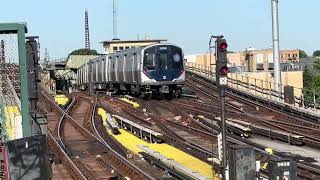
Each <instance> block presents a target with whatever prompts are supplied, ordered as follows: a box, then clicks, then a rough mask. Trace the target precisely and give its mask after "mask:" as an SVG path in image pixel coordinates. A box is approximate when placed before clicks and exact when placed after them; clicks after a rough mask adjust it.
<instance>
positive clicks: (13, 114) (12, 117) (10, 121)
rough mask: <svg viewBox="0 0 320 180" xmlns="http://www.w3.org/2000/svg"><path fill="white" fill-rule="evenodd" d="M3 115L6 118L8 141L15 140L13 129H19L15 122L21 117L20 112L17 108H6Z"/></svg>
mask: <svg viewBox="0 0 320 180" xmlns="http://www.w3.org/2000/svg"><path fill="white" fill-rule="evenodd" d="M4 113H5V116H6V129H7V135H8V139H9V140H13V139H14V138H15V133H16V132H15V128H16V127H19V125H18V124H16V123H18V122H15V121H16V118H17V117H19V116H20V117H21V114H20V110H19V107H18V106H7V107H5V108H4Z"/></svg>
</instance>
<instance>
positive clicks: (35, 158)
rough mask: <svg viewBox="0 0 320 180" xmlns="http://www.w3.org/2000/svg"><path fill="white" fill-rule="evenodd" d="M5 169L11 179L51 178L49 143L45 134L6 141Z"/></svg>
mask: <svg viewBox="0 0 320 180" xmlns="http://www.w3.org/2000/svg"><path fill="white" fill-rule="evenodd" d="M4 152H5V156H4V159H5V160H6V161H5V162H6V163H5V169H6V170H8V172H7V174H8V176H9V177H8V178H9V179H50V176H51V169H50V164H49V158H48V143H47V138H46V136H45V135H37V136H31V137H27V138H21V139H17V140H13V141H8V142H5V143H4Z"/></svg>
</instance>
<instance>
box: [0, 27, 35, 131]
mask: <svg viewBox="0 0 320 180" xmlns="http://www.w3.org/2000/svg"><path fill="white" fill-rule="evenodd" d="M27 32H28V30H27V26H26V23H0V34H11V33H13V34H17V36H18V52H19V71H20V88H21V91H20V96H21V114H22V128H23V129H22V131H23V137H29V136H31V121H30V113H29V98H28V79H27V50H26V44H25V33H27Z"/></svg>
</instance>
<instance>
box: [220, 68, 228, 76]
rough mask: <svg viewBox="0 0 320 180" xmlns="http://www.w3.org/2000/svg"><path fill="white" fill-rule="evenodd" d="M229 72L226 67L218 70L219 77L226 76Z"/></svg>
mask: <svg viewBox="0 0 320 180" xmlns="http://www.w3.org/2000/svg"><path fill="white" fill-rule="evenodd" d="M228 72H229V68H228V67H227V66H222V67H221V68H220V75H227V74H228Z"/></svg>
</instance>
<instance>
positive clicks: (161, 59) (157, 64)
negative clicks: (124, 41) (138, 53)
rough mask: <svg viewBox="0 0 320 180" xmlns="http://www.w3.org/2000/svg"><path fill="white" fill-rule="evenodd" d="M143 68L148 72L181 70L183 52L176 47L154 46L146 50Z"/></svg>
mask: <svg viewBox="0 0 320 180" xmlns="http://www.w3.org/2000/svg"><path fill="white" fill-rule="evenodd" d="M143 66H144V67H145V68H146V69H147V70H156V69H161V70H170V69H180V68H181V67H182V66H183V60H182V50H181V49H180V48H178V47H175V46H154V47H150V48H148V49H146V50H145V52H144V62H143Z"/></svg>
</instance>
